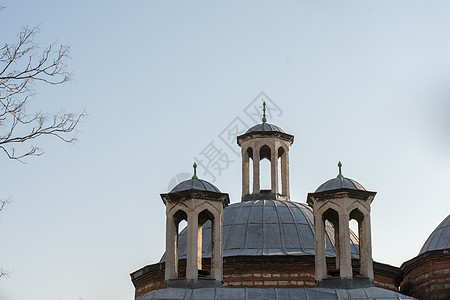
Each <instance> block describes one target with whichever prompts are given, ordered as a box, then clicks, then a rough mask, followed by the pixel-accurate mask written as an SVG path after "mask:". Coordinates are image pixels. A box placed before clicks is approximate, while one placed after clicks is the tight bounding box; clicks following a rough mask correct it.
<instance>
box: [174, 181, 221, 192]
mask: <svg viewBox="0 0 450 300" xmlns="http://www.w3.org/2000/svg"><path fill="white" fill-rule="evenodd" d="M187 190H198V191H208V192H216V193H220V190H219V189H218V188H217V187H216V186H215V185H213V184H212V183H210V182H208V181H206V180H203V179H198V178H191V179H188V180H185V181H182V182H180V183H179V184H177V185H176V186H175V187H174V188H173V189H172V190H171V191H170V192H169V193H175V192H181V191H187Z"/></svg>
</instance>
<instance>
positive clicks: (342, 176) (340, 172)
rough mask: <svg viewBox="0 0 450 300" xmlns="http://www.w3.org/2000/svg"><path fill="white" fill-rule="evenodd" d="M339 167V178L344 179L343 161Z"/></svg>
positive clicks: (339, 163)
mask: <svg viewBox="0 0 450 300" xmlns="http://www.w3.org/2000/svg"><path fill="white" fill-rule="evenodd" d="M338 167H339V174H338V176H337V178H344V175H342V169H341V168H342V163H341V161H339V162H338Z"/></svg>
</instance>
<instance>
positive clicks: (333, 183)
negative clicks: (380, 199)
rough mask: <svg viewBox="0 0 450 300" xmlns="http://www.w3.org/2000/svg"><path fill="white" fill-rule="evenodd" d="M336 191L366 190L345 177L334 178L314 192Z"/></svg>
mask: <svg viewBox="0 0 450 300" xmlns="http://www.w3.org/2000/svg"><path fill="white" fill-rule="evenodd" d="M337 189H353V190H360V191H365V190H366V189H365V188H364V187H363V186H362V185H361V184H359V183H358V182H356V181H355V180H353V179H350V178H345V177H336V178H332V179H330V180H328V181H326V182H325V183H322V184H321V185H320V186H319V187H318V188H317V190H316V191H315V192H316V193H318V192H323V191H331V190H337Z"/></svg>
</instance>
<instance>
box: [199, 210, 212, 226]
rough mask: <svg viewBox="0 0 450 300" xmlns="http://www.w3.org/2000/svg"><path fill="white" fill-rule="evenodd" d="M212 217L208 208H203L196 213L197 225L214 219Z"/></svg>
mask: <svg viewBox="0 0 450 300" xmlns="http://www.w3.org/2000/svg"><path fill="white" fill-rule="evenodd" d="M202 206H203V205H202ZM214 219H215V218H214V214H213V213H211V212H210V211H209V210H208V209H204V210H202V211H201V212H200V213H199V214H198V225H199V226H203V224H205V223H206V221H214Z"/></svg>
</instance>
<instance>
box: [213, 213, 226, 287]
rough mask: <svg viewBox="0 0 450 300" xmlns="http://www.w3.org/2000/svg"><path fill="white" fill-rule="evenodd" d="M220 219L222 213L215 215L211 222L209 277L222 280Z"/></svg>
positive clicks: (221, 218)
mask: <svg viewBox="0 0 450 300" xmlns="http://www.w3.org/2000/svg"><path fill="white" fill-rule="evenodd" d="M222 220H223V214H220V215H215V216H214V221H213V223H212V224H211V233H212V236H211V241H212V245H211V278H213V279H215V280H217V281H222V279H223V274H222V273H223V271H222V270H223V258H222V243H221V242H222V239H221V237H222V226H221V224H222Z"/></svg>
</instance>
